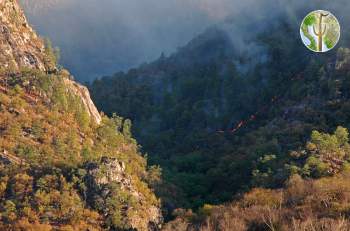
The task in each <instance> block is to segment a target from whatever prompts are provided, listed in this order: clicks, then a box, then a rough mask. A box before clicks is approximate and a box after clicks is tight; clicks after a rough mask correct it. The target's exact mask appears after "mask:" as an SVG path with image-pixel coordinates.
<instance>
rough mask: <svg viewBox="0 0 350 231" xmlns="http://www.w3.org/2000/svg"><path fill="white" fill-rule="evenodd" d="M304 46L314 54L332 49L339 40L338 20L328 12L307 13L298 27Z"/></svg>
mask: <svg viewBox="0 0 350 231" xmlns="http://www.w3.org/2000/svg"><path fill="white" fill-rule="evenodd" d="M300 36H301V40H302V41H303V43H304V45H305V46H306V47H307V48H309V49H310V50H312V51H314V52H327V51H329V50H331V49H332V48H334V47H335V46H336V45H337V43H338V41H339V38H340V24H339V22H338V19H337V18H336V17H335V16H334V15H333V14H332V13H330V12H329V11H325V10H316V11H313V12H311V13H309V14H308V15H307V16H306V17H305V18H304V20H303V22H302V23H301V26H300Z"/></svg>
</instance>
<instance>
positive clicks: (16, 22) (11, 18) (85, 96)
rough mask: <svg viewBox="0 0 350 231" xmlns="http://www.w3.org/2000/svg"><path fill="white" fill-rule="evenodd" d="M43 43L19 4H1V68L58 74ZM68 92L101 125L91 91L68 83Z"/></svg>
mask: <svg viewBox="0 0 350 231" xmlns="http://www.w3.org/2000/svg"><path fill="white" fill-rule="evenodd" d="M50 59H51V57H49V56H48V54H47V53H46V50H45V45H44V42H43V40H42V39H41V38H40V37H38V36H37V35H36V33H35V31H34V30H33V29H32V28H31V27H30V25H29V24H28V22H27V19H26V17H25V15H24V13H23V11H22V9H21V7H20V6H19V4H18V2H17V0H0V66H1V67H2V68H3V69H6V71H12V72H17V71H19V70H20V69H21V68H31V69H39V70H42V71H46V72H50V71H53V70H56V67H55V62H54V61H53V60H50ZM65 83H66V86H67V89H68V90H70V91H72V92H73V93H74V94H76V95H77V96H78V97H80V98H81V100H82V103H83V105H84V106H85V107H86V111H87V112H88V114H89V115H90V117H91V119H92V120H94V121H95V122H96V123H97V124H99V123H100V122H101V116H100V113H99V112H98V110H97V108H96V107H95V105H94V103H93V102H92V100H91V98H90V93H89V91H88V89H87V88H86V87H84V86H82V85H80V84H78V83H76V82H74V81H72V80H69V79H67V80H65Z"/></svg>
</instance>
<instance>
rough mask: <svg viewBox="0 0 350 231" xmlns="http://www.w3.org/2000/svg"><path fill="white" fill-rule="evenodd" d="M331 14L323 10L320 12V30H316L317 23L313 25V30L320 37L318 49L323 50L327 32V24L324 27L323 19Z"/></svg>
mask: <svg viewBox="0 0 350 231" xmlns="http://www.w3.org/2000/svg"><path fill="white" fill-rule="evenodd" d="M328 15H329V14H324V13H323V12H320V16H319V19H318V32H317V31H316V28H315V25H314V26H313V30H314V33H315V35H316V36H317V37H318V51H322V44H323V36H324V35H325V34H326V30H327V25H324V28H322V21H323V18H324V17H327V16H328Z"/></svg>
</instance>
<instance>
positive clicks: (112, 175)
mask: <svg viewBox="0 0 350 231" xmlns="http://www.w3.org/2000/svg"><path fill="white" fill-rule="evenodd" d="M86 168H87V172H88V176H87V181H88V182H89V183H88V185H90V187H91V189H92V190H90V197H91V198H94V199H95V200H96V198H101V199H102V200H99V199H97V201H99V203H100V204H101V203H102V204H104V203H106V201H108V200H109V199H110V198H111V197H112V196H113V193H112V192H111V189H110V187H109V186H110V185H111V184H116V185H118V190H119V191H120V192H121V193H127V195H131V196H132V199H131V200H132V201H133V204H134V205H133V206H131V205H129V204H128V203H125V205H123V209H122V215H123V217H128V223H129V224H130V226H131V228H133V229H136V230H139V231H147V230H159V229H160V224H162V214H161V211H160V209H159V207H157V206H154V205H153V206H150V205H148V206H146V203H145V201H146V199H145V197H144V195H143V194H142V193H140V192H138V191H137V190H136V189H135V187H134V185H133V182H132V179H131V178H130V176H129V175H128V174H127V173H126V169H125V164H124V163H123V162H122V161H119V160H118V159H116V158H106V157H105V158H102V160H101V162H100V163H90V164H88V165H87V167H86ZM103 207H104V208H105V209H104V211H103V213H104V214H105V215H106V216H108V213H109V210H108V206H106V205H105V206H103ZM135 207H137V208H138V209H136V208H135ZM141 208H142V209H141ZM141 210H143V211H141Z"/></svg>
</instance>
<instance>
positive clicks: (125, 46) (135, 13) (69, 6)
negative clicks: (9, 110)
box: [21, 0, 349, 81]
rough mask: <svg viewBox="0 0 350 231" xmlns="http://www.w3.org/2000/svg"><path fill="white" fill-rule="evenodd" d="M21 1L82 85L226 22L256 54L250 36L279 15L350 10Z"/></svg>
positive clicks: (300, 5)
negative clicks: (248, 43) (326, 10)
mask: <svg viewBox="0 0 350 231" xmlns="http://www.w3.org/2000/svg"><path fill="white" fill-rule="evenodd" d="M21 1H23V2H25V8H26V12H27V15H28V18H29V21H30V23H31V24H32V25H33V26H34V28H35V29H36V30H37V31H38V32H39V33H40V34H41V35H43V36H45V37H49V38H50V39H51V40H52V41H53V43H54V44H55V45H57V46H59V47H60V48H61V56H62V60H61V62H62V63H63V64H64V66H66V67H67V68H68V69H69V70H70V71H71V72H72V73H73V74H74V75H75V76H76V78H77V79H78V80H80V81H86V80H91V79H93V78H95V77H100V76H102V75H110V74H113V73H114V72H117V71H120V70H127V69H129V68H130V67H134V66H137V65H139V64H141V63H143V62H146V61H151V60H153V59H155V58H157V57H159V56H160V54H161V52H165V53H166V54H169V53H171V52H173V51H175V50H176V49H177V47H179V46H183V45H185V44H186V43H187V42H188V41H189V40H191V39H192V38H193V37H194V36H195V35H197V34H199V33H201V32H203V31H204V30H205V29H206V28H207V27H208V26H210V25H213V24H217V23H221V22H222V21H224V20H225V19H227V18H230V19H231V20H230V23H229V24H226V26H225V27H226V29H227V30H228V31H230V33H231V35H232V39H234V40H235V43H236V44H237V45H239V46H240V47H241V48H242V51H241V52H245V51H246V49H248V50H249V49H250V50H251V48H249V47H248V48H247V45H246V46H245V45H244V43H245V42H246V40H247V38H249V37H250V35H251V34H254V33H253V32H255V31H258V30H262V29H263V28H264V26H266V25H269V24H273V23H276V18H278V17H276V16H279V17H280V16H281V15H286V16H288V17H289V18H290V21H291V23H294V24H296V25H297V24H300V22H301V18H298V16H296V15H295V12H296V10H297V9H299V10H300V9H302V10H304V11H305V14H306V13H307V12H308V11H309V10H310V9H330V10H333V11H337V12H335V14H336V15H337V14H344V15H347V13H346V12H348V10H349V7H348V6H349V3H347V2H346V1H345V0H332V1H330V0H309V1H305V0H293V1H292V0H21ZM341 2H342V3H343V4H340V3H341ZM299 21H300V22H299ZM296 34H298V32H297V33H296ZM252 47H254V46H253V45H252Z"/></svg>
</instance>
